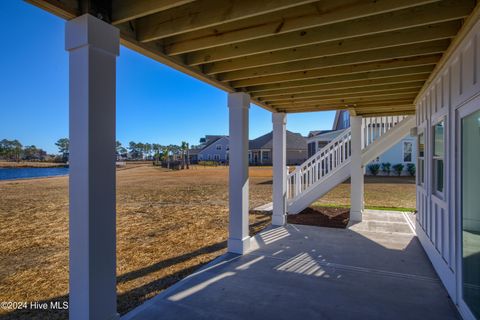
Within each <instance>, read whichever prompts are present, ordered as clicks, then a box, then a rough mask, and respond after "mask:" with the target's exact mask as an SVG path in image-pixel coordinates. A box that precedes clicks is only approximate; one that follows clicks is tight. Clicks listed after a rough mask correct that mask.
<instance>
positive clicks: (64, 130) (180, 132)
mask: <svg viewBox="0 0 480 320" xmlns="http://www.w3.org/2000/svg"><path fill="white" fill-rule="evenodd" d="M64 25H65V22H64V21H63V20H61V19H60V18H57V17H55V16H53V15H51V14H49V13H46V12H44V11H42V10H40V9H38V8H36V7H34V6H32V5H29V4H27V3H25V2H23V1H19V0H2V1H0V29H1V30H8V32H4V33H3V34H2V43H3V45H2V49H1V50H0V72H1V76H0V88H1V91H0V139H3V138H6V139H19V140H20V141H21V142H22V143H23V144H24V145H31V144H34V145H36V146H37V147H41V148H43V149H45V150H47V151H48V152H52V153H54V152H56V151H57V150H56V147H55V146H54V142H55V141H56V140H57V139H59V138H62V137H67V136H68V55H67V52H66V51H65V50H64ZM117 70H118V72H117V139H118V140H120V141H121V142H122V143H123V144H124V145H126V144H128V142H129V141H132V140H133V141H140V142H150V143H160V144H179V143H180V142H181V141H182V140H184V141H187V142H189V143H191V144H197V143H198V140H199V138H200V137H202V136H204V135H205V134H228V109H227V107H226V100H227V96H226V93H225V92H223V91H221V90H219V89H216V88H214V87H212V86H210V85H208V84H205V83H202V82H201V81H199V80H196V79H194V78H192V77H189V76H187V75H184V74H182V73H180V72H178V71H176V70H173V69H171V68H169V67H167V66H164V65H162V64H160V63H158V62H156V61H153V60H151V59H149V58H146V57H144V56H141V55H139V54H137V53H136V52H133V51H131V50H129V49H126V48H124V47H122V48H121V52H120V57H119V58H118V60H117ZM333 117H334V112H316V113H309V114H292V115H288V119H287V128H288V130H291V131H294V132H300V133H302V134H303V135H306V134H307V133H308V131H310V130H317V129H330V128H331V125H332V122H333ZM271 129H272V122H271V113H270V112H268V111H266V110H264V109H262V108H260V107H257V106H254V105H252V107H251V108H250V138H256V137H258V136H260V135H262V134H264V133H267V132H269V131H271Z"/></svg>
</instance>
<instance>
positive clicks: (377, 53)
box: [217, 40, 450, 82]
mask: <svg viewBox="0 0 480 320" xmlns="http://www.w3.org/2000/svg"><path fill="white" fill-rule="evenodd" d="M449 44H450V41H449V40H437V41H432V42H425V43H419V44H409V45H405V46H398V47H396V48H394V49H391V48H384V49H374V50H370V51H362V52H358V53H347V54H342V55H337V56H328V57H322V58H315V59H309V60H301V61H298V62H289V63H282V64H275V65H272V66H265V67H257V68H248V69H244V70H238V71H232V72H225V73H221V74H219V75H217V79H218V80H220V81H224V82H225V81H236V80H242V79H251V78H256V77H265V76H271V75H278V74H284V73H292V72H298V71H302V72H303V71H308V70H316V69H323V68H332V67H340V66H346V65H354V64H359V63H369V62H376V61H384V60H391V59H400V58H409V57H418V56H423V55H431V54H440V53H443V52H444V51H445V50H446V49H447V48H448V45H449Z"/></svg>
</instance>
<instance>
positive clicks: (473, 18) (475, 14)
mask: <svg viewBox="0 0 480 320" xmlns="http://www.w3.org/2000/svg"><path fill="white" fill-rule="evenodd" d="M479 20H480V3H478V4H477V5H476V7H475V9H474V10H473V11H472V13H471V14H470V15H469V16H468V18H467V19H466V20H465V22H464V24H463V26H462V29H460V31H459V32H458V34H457V36H456V37H455V38H454V39H453V41H452V44H451V45H450V47H449V48H448V50H447V51H446V52H445V53H444V55H443V56H442V59H441V60H440V61H439V62H438V64H437V65H436V66H435V69H434V70H433V72H432V74H431V75H430V77H429V79H428V80H427V81H426V82H425V84H424V85H423V88H422V89H421V90H420V92H419V93H418V96H417V97H416V98H415V104H417V101H418V99H420V97H421V96H422V95H423V93H424V92H425V90H427V89H428V87H429V86H430V84H431V83H432V81H434V80H435V78H436V77H437V75H438V74H439V73H440V72H441V71H442V69H443V68H444V66H445V65H446V64H447V62H448V60H449V59H450V57H451V56H452V55H453V54H454V52H455V51H456V49H457V48H458V47H459V46H460V45H461V44H462V43H463V42H462V41H463V39H465V37H466V36H467V34H468V32H469V31H470V30H471V29H472V28H473V27H474V26H475V25H476V23H477V22H478V21H479Z"/></svg>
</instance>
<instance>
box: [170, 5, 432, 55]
mask: <svg viewBox="0 0 480 320" xmlns="http://www.w3.org/2000/svg"><path fill="white" fill-rule="evenodd" d="M435 2H439V0H378V1H370V0H362V1H358V0H336V1H321V2H316V3H312V4H309V5H304V6H299V7H296V8H290V9H288V10H284V11H280V12H275V13H272V14H268V15H264V16H262V19H258V18H257V17H254V18H250V19H244V20H241V21H235V22H233V23H226V24H224V25H221V26H216V27H214V28H206V29H202V30H198V31H195V32H190V33H185V34H180V35H177V36H173V37H170V38H166V39H164V41H163V44H164V46H165V53H167V54H170V55H178V54H182V53H187V52H192V51H197V50H203V49H209V48H213V47H218V46H222V45H228V44H232V43H236V42H242V41H247V40H253V39H259V38H264V37H268V36H271V35H278V34H283V33H288V32H293V31H299V30H302V29H305V28H312V27H320V26H324V25H328V24H332V23H337V22H343V21H348V20H353V19H358V18H364V17H368V16H371V15H377V14H381V13H387V12H392V11H395V10H401V9H406V8H409V7H413V6H419V5H423V4H429V3H435Z"/></svg>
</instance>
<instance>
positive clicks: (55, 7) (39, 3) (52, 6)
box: [25, 0, 80, 20]
mask: <svg viewBox="0 0 480 320" xmlns="http://www.w3.org/2000/svg"><path fill="white" fill-rule="evenodd" d="M25 1H26V2H28V3H30V4H32V5H34V6H36V7H39V8H40V9H42V10H45V11H48V12H50V13H52V14H54V15H56V16H57V17H60V18H62V19H65V20H71V19H73V18H75V17H77V16H78V15H80V8H79V7H78V1H77V0H63V1H58V0H25Z"/></svg>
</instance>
